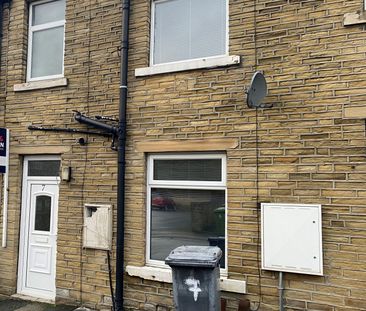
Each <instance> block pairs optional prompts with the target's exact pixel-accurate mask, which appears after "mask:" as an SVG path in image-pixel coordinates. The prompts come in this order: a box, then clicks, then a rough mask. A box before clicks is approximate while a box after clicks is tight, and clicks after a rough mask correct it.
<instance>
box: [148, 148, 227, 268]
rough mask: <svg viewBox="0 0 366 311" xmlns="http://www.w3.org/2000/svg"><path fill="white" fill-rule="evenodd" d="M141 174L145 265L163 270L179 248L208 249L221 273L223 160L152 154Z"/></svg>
mask: <svg viewBox="0 0 366 311" xmlns="http://www.w3.org/2000/svg"><path fill="white" fill-rule="evenodd" d="M147 169H148V182H147V186H148V187H147V211H148V214H147V263H148V264H152V265H158V266H159V265H163V264H164V260H165V258H166V257H167V256H168V255H169V253H170V252H171V251H172V250H173V249H175V248H176V247H179V246H182V245H202V246H207V245H211V246H218V247H220V248H221V249H222V251H223V257H222V260H221V261H220V266H221V268H225V256H226V255H225V254H226V252H225V249H226V238H225V237H226V157H225V155H224V154H154V155H150V156H149V157H148V168H147Z"/></svg>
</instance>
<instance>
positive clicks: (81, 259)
mask: <svg viewBox="0 0 366 311" xmlns="http://www.w3.org/2000/svg"><path fill="white" fill-rule="evenodd" d="M88 15H89V19H88V45H87V47H88V61H87V64H88V67H87V72H86V79H87V93H86V103H85V105H84V111H86V112H87V114H88V115H89V100H90V71H91V69H90V67H91V64H90V60H91V24H92V4H91V0H89V10H88ZM88 140H89V134H87V133H86V141H88ZM87 164H88V144H85V145H84V166H83V172H82V174H83V175H82V176H83V177H82V182H81V230H80V233H81V239H80V293H79V295H80V303H81V306H83V304H84V301H83V271H84V261H83V258H84V255H85V249H84V247H83V236H84V223H83V222H84V220H83V219H84V205H85V195H84V191H85V179H86V170H87Z"/></svg>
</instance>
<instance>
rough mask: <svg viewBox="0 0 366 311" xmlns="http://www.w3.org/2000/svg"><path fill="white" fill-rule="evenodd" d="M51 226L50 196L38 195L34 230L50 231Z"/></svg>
mask: <svg viewBox="0 0 366 311" xmlns="http://www.w3.org/2000/svg"><path fill="white" fill-rule="evenodd" d="M50 226H51V197H49V196H46V195H40V196H38V197H37V198H36V215H35V218H34V230H38V231H50Z"/></svg>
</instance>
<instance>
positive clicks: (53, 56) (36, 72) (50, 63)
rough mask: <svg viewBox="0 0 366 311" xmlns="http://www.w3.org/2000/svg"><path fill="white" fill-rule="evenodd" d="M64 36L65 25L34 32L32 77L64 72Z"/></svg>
mask: <svg viewBox="0 0 366 311" xmlns="http://www.w3.org/2000/svg"><path fill="white" fill-rule="evenodd" d="M63 37H64V27H63V26H62V27H56V28H51V29H46V30H40V31H37V32H34V33H33V42H32V43H33V45H32V72H31V77H32V78H37V77H42V76H51V75H57V74H60V73H62V59H63V53H64V47H63V44H64V43H63Z"/></svg>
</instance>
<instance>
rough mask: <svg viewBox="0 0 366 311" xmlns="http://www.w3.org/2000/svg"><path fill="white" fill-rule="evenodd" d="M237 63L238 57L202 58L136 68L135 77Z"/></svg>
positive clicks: (238, 61)
mask: <svg viewBox="0 0 366 311" xmlns="http://www.w3.org/2000/svg"><path fill="white" fill-rule="evenodd" d="M239 63H240V56H238V55H232V56H220V57H212V58H202V59H196V60H189V61H183V62H176V63H169V64H161V65H155V66H152V67H145V68H137V69H135V76H136V77H143V76H151V75H158V74H162V73H169V72H178V71H186V70H194V69H202V68H213V67H222V66H230V65H235V64H239Z"/></svg>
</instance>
